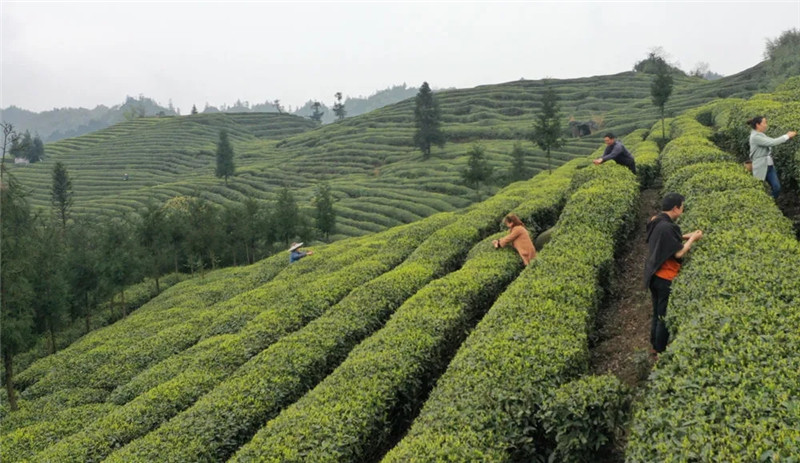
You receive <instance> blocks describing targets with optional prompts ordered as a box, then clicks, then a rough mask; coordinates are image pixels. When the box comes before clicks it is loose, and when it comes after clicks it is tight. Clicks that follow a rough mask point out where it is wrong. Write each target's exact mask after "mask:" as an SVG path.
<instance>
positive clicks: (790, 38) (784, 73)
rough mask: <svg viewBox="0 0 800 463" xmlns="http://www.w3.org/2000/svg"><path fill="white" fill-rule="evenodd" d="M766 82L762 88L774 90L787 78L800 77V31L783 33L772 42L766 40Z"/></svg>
mask: <svg viewBox="0 0 800 463" xmlns="http://www.w3.org/2000/svg"><path fill="white" fill-rule="evenodd" d="M764 59H766V60H767V80H766V81H765V82H764V84H765V85H764V86H765V87H766V88H768V89H770V90H771V89H775V88H776V87H777V86H778V85H779V84H781V83H782V82H783V81H784V80H786V78H787V77H792V76H797V75H800V29H796V28H794V29H789V30H786V31H783V32H782V33H781V35H780V36H779V37H778V38H776V39H774V40H767V46H766V49H765V50H764Z"/></svg>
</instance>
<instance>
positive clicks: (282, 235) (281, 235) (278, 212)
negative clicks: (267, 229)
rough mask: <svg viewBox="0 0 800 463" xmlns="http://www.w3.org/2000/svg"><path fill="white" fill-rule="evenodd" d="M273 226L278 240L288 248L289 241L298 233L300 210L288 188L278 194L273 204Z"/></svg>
mask: <svg viewBox="0 0 800 463" xmlns="http://www.w3.org/2000/svg"><path fill="white" fill-rule="evenodd" d="M273 224H274V227H275V230H276V232H277V237H278V239H279V240H281V241H283V242H284V244H285V245H286V246H289V240H291V239H292V238H294V237H295V236H296V235H297V233H298V232H299V231H300V225H301V224H300V208H298V207H297V202H296V201H295V199H294V195H293V194H292V192H291V191H289V189H288V188H285V187H284V188H283V189H281V191H280V192H279V193H278V201H277V203H276V204H275V213H274V215H273Z"/></svg>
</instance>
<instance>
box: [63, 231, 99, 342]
mask: <svg viewBox="0 0 800 463" xmlns="http://www.w3.org/2000/svg"><path fill="white" fill-rule="evenodd" d="M67 239H68V243H69V244H68V246H67V250H68V252H67V262H68V265H67V266H68V268H69V275H68V276H69V286H70V295H71V298H70V302H71V306H72V316H73V318H78V317H81V318H83V319H84V322H85V329H86V332H87V333H88V332H89V331H90V329H91V316H92V313H93V312H94V309H95V307H96V306H97V303H98V301H99V300H101V299H104V298H105V297H104V296H106V295H104V294H101V287H100V270H99V266H100V257H99V254H98V253H99V243H98V239H99V236H98V233H97V232H96V230H95V229H94V228H92V227H91V226H90V225H89V223H80V224H77V225H76V226H74V227H71V228H70V229H69V230H68V234H67Z"/></svg>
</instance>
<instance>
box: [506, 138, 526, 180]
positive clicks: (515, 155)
mask: <svg viewBox="0 0 800 463" xmlns="http://www.w3.org/2000/svg"><path fill="white" fill-rule="evenodd" d="M527 154H528V153H527V152H526V151H525V148H523V147H522V143H520V142H516V143H514V148H513V149H512V150H511V175H510V178H511V180H525V179H527V178H528V169H527V167H525V157H526V156H527Z"/></svg>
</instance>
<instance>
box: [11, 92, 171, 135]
mask: <svg viewBox="0 0 800 463" xmlns="http://www.w3.org/2000/svg"><path fill="white" fill-rule="evenodd" d="M174 115H177V113H176V112H175V110H174V109H173V108H170V107H168V108H165V107H163V106H160V105H159V104H158V103H156V102H155V101H154V100H152V99H150V98H146V97H144V96H139V97H138V98H133V97H130V96H129V97H127V98H126V99H125V102H124V103H122V104H119V105H116V106H112V107H110V108H109V107H108V106H103V105H99V106H96V107H95V108H94V109H86V108H56V109H52V110H50V111H42V112H40V113H35V112H32V111H28V110H25V109H22V108H18V107H16V106H10V107H8V108H6V109H2V110H0V121H2V122H9V123H11V124H13V125H14V128H16V129H17V131H18V132H24V131H26V130H27V131H30V132H31V133H32V134H36V133H38V134H39V136H40V137H41V138H42V140H43V141H44V142H54V141H58V140H61V139H63V138H70V137H77V136H79V135H84V134H87V133H90V132H94V131H97V130H100V129H104V128H106V127H110V126H112V125H114V124H117V123H119V122H122V121H125V120H130V119H133V118H135V117H144V116H174Z"/></svg>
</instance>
